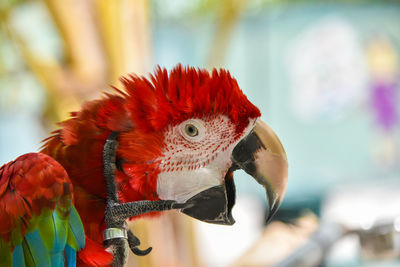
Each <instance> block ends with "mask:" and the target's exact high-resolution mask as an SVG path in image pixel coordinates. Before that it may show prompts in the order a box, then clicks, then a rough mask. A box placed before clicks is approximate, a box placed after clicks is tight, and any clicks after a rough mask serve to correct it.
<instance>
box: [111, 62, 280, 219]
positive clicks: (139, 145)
mask: <svg viewBox="0 0 400 267" xmlns="http://www.w3.org/2000/svg"><path fill="white" fill-rule="evenodd" d="M122 82H123V85H124V87H125V91H126V96H125V99H126V103H125V109H126V110H127V113H128V116H129V118H130V119H129V121H130V122H131V127H130V129H131V130H129V131H123V132H121V133H120V135H119V140H118V151H117V166H118V171H117V180H118V184H119V187H120V189H121V190H120V191H121V193H120V194H121V196H122V198H123V199H124V201H133V200H138V199H139V200H141V199H149V200H155V199H162V200H175V201H176V202H178V203H186V205H185V207H184V208H182V209H181V212H183V213H185V214H187V215H189V216H192V217H194V218H197V219H199V220H202V221H205V222H209V223H216V224H227V225H231V224H233V223H234V219H233V218H232V214H231V210H232V207H233V205H234V203H235V186H234V181H233V173H234V171H235V170H237V169H242V170H244V171H245V172H246V173H248V174H249V175H250V176H251V177H253V178H254V179H255V180H256V181H257V182H258V183H259V184H260V185H261V186H263V187H264V188H265V190H266V194H267V199H268V202H269V209H270V211H269V216H268V217H269V218H270V217H271V216H272V215H273V214H274V213H275V212H276V210H277V209H278V207H279V205H280V202H281V201H282V199H283V196H284V194H285V191H286V184H287V176H288V165H287V158H286V154H285V150H284V148H283V146H282V144H281V142H280V141H279V139H278V137H277V136H276V134H275V133H274V132H273V130H272V129H271V128H270V127H269V126H268V125H267V124H266V123H264V122H263V121H261V119H260V115H261V113H260V111H259V109H258V108H257V107H255V106H254V105H253V104H252V103H251V102H250V101H249V100H248V99H247V98H246V96H245V95H244V94H243V92H242V91H241V90H240V88H239V86H238V84H237V81H236V80H235V79H234V78H232V77H231V75H230V74H229V72H228V71H226V70H214V71H213V72H212V73H209V72H208V71H206V70H202V69H194V68H191V67H182V66H181V65H178V66H177V67H175V68H174V69H173V70H171V72H169V73H168V72H167V70H165V69H161V68H158V69H157V71H156V72H155V74H154V75H152V76H151V77H150V79H146V78H143V77H139V76H130V77H128V78H125V79H122Z"/></svg>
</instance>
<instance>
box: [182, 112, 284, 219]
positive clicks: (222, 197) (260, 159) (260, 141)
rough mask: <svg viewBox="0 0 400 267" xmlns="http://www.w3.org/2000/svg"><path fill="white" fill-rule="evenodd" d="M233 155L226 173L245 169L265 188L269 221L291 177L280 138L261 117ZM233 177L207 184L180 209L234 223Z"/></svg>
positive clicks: (194, 214)
mask: <svg viewBox="0 0 400 267" xmlns="http://www.w3.org/2000/svg"><path fill="white" fill-rule="evenodd" d="M231 159H232V167H231V168H230V170H229V172H228V174H227V176H231V175H232V171H234V170H236V169H242V170H244V171H245V172H246V173H248V174H250V175H251V176H252V177H253V178H254V179H255V180H256V181H257V182H258V183H259V184H261V185H262V186H263V187H264V188H265V191H266V194H267V199H268V204H269V213H268V218H267V221H269V220H270V219H271V217H272V216H273V215H274V214H275V212H276V211H277V210H278V208H279V206H280V203H281V201H282V200H283V197H284V195H285V192H286V186H287V180H288V162H287V157H286V153H285V150H284V148H283V146H282V144H281V142H280V140H279V138H278V137H277V135H276V134H275V132H274V131H273V130H272V129H271V128H270V127H269V126H268V125H267V124H266V123H265V122H263V121H261V120H260V119H259V120H257V122H256V123H255V126H254V128H253V129H252V130H251V132H250V133H249V134H248V135H247V136H245V137H244V138H243V139H242V140H241V141H240V142H239V143H238V144H237V145H236V146H235V148H234V149H233V151H232V155H231ZM227 176H226V177H227ZM231 178H232V177H230V178H228V179H227V178H225V183H224V184H221V185H217V186H214V187H211V188H208V189H207V190H204V191H202V192H200V193H198V194H197V195H195V196H193V197H192V198H190V199H188V200H187V201H186V202H185V203H186V206H185V208H183V209H182V210H181V211H182V212H183V213H185V214H187V215H189V216H192V217H194V218H197V219H199V220H202V221H205V222H209V223H216V224H227V225H231V224H233V223H234V222H235V220H234V219H233V217H232V214H231V209H232V207H233V205H234V202H235V188H234V184H233V180H232V179H231Z"/></svg>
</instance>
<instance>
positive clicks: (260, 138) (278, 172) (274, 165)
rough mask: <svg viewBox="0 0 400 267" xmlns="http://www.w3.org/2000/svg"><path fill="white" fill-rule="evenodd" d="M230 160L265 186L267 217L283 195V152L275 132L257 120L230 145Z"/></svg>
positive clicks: (276, 206)
mask: <svg viewBox="0 0 400 267" xmlns="http://www.w3.org/2000/svg"><path fill="white" fill-rule="evenodd" d="M232 162H234V163H235V164H236V165H237V166H238V167H239V168H240V169H242V170H244V171H245V172H247V173H248V174H250V175H251V176H253V178H254V179H255V180H256V181H257V182H258V183H259V184H261V185H262V186H263V187H264V188H265V191H266V193H267V199H268V204H269V214H268V218H267V221H269V220H270V219H271V217H272V216H273V215H274V214H275V213H276V211H277V210H278V208H279V206H280V204H281V202H282V200H283V197H284V196H285V192H286V187H287V181H288V162H287V157H286V152H285V149H284V148H283V146H282V143H281V141H280V140H279V138H278V136H277V135H276V134H275V132H274V131H273V130H272V129H271V127H269V126H268V125H267V124H266V123H265V122H263V121H262V120H258V121H257V122H256V125H255V127H254V128H253V130H252V131H251V132H250V134H248V135H247V136H246V137H245V138H244V139H243V140H242V141H240V143H239V144H237V146H236V147H235V148H234V150H233V152H232Z"/></svg>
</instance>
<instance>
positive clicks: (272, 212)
mask: <svg viewBox="0 0 400 267" xmlns="http://www.w3.org/2000/svg"><path fill="white" fill-rule="evenodd" d="M278 208H279V202H275V203H274V204H272V205H271V206H270V207H269V211H268V217H267V220H266V223H267V224H268V223H270V222H271V220H272V218H273V217H274V215H275V213H276V212H277V211H278Z"/></svg>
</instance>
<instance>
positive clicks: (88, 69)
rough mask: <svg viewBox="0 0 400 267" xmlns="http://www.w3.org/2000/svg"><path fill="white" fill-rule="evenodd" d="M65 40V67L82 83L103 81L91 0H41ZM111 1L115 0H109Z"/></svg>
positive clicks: (102, 66)
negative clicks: (66, 64)
mask: <svg viewBox="0 0 400 267" xmlns="http://www.w3.org/2000/svg"><path fill="white" fill-rule="evenodd" d="M44 2H45V4H46V6H47V8H48V10H49V12H50V14H51V15H52V17H53V21H54V23H55V24H56V26H57V28H58V30H59V32H60V34H61V37H62V40H63V42H64V48H65V54H66V58H67V63H68V65H69V66H68V67H69V68H70V69H71V70H72V71H73V72H74V74H75V75H77V78H78V79H79V80H81V81H82V82H83V83H97V84H98V83H99V82H102V83H104V81H105V77H106V63H105V58H104V55H103V51H102V46H101V43H100V40H99V35H98V32H97V28H96V23H95V20H94V14H93V9H92V2H91V1H90V0H63V1H58V0H44ZM109 2H114V1H109Z"/></svg>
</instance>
